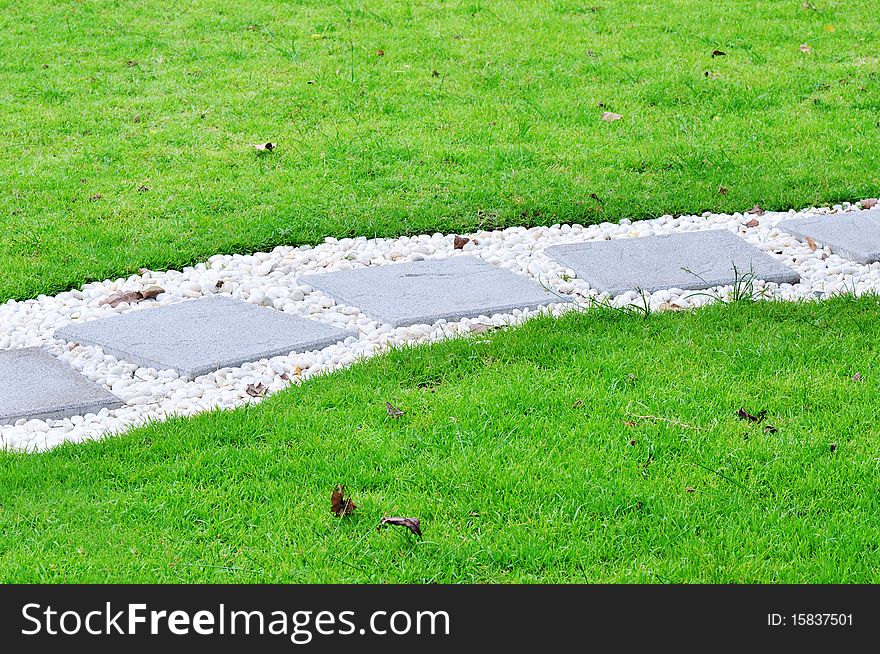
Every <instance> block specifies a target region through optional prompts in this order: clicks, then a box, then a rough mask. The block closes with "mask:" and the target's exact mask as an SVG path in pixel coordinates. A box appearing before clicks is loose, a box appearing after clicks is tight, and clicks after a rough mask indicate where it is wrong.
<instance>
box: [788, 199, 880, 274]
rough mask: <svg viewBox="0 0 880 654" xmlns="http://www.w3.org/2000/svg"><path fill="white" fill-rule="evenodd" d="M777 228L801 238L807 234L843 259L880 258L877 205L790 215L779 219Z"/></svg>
mask: <svg viewBox="0 0 880 654" xmlns="http://www.w3.org/2000/svg"><path fill="white" fill-rule="evenodd" d="M779 229H781V230H783V231H786V232H788V233H789V234H792V235H793V236H796V237H797V238H799V239H801V240H806V239H807V237H809V238H811V239H813V240H814V241H815V242H816V243H817V244H819V245H822V246H828V249H830V250H831V251H832V252H833V253H834V254H837V255H839V256H841V257H844V258H845V259H852V260H853V261H856V262H858V263H874V262H875V261H880V209H871V210H870V211H848V212H846V213H840V214H832V215H830V216H811V217H809V218H792V219H791V220H783V221H782V222H781V223H779Z"/></svg>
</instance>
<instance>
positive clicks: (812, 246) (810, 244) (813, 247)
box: [807, 236, 819, 252]
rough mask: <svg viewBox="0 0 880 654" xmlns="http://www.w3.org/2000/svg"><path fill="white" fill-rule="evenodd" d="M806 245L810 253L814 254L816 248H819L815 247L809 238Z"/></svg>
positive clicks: (814, 243) (814, 242)
mask: <svg viewBox="0 0 880 654" xmlns="http://www.w3.org/2000/svg"><path fill="white" fill-rule="evenodd" d="M807 245H808V246H809V247H810V251H811V252H815V251H816V248H817V247H819V246H818V245H816V241H814V240H813V239H811V238H810V237H809V236H808V237H807Z"/></svg>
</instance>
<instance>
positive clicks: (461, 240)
mask: <svg viewBox="0 0 880 654" xmlns="http://www.w3.org/2000/svg"><path fill="white" fill-rule="evenodd" d="M470 242H471V239H469V238H465V237H464V236H456V237H455V238H454V239H453V240H452V248H453V249H454V250H461V249H462V248H463V247H464V246H465V245H467V244H468V243H470Z"/></svg>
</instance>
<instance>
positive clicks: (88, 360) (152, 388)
mask: <svg viewBox="0 0 880 654" xmlns="http://www.w3.org/2000/svg"><path fill="white" fill-rule="evenodd" d="M854 209H858V206H856V205H849V204H844V205H835V206H834V207H830V208H818V209H817V208H811V209H806V210H802V211H800V212H796V211H788V212H766V213H764V214H763V215H761V216H753V215H748V214H746V215H743V214H740V213H734V214H732V215H730V214H711V213H705V214H703V215H701V216H681V217H677V218H675V217H672V216H662V217H660V218H657V219H654V220H647V221H639V222H635V223H632V222H630V221H629V220H622V221H621V222H620V223H619V224H612V223H602V224H600V225H593V226H589V227H584V226H581V225H553V226H552V227H534V228H531V229H526V228H523V227H512V228H509V229H504V230H497V231H480V232H476V233H474V234H467V235H464V236H467V237H469V238H471V239H472V240H476V244H475V243H473V242H470V243H468V244H466V245H465V247H464V248H463V249H462V250H455V249H454V248H453V236H452V235H448V236H444V235H442V234H433V235H422V236H413V237H401V238H394V239H366V238H345V239H339V240H338V239H335V238H328V239H326V241H325V242H324V243H323V244H321V245H318V246H315V247H312V246H301V247H290V246H282V247H277V248H275V249H274V250H272V251H271V252H258V253H256V254H252V255H217V256H213V257H211V258H210V259H208V261H207V262H205V263H201V264H198V265H196V266H194V267H191V268H185V269H184V270H183V271H176V270H171V271H168V272H161V273H159V272H152V271H144V272H143V274H141V275H134V276H131V277H128V278H127V279H117V280H107V281H103V282H95V283H91V284H86V285H85V286H83V288H82V289H80V290H73V291H67V292H64V293H60V294H58V295H56V296H54V297H49V296H45V295H41V296H39V297H37V298H36V299H33V300H27V301H24V302H18V301H15V300H10V301H9V302H7V303H5V304H3V305H0V349H7V348H20V347H30V346H42V347H45V348H47V349H48V350H49V351H50V352H52V353H53V354H54V355H56V356H58V357H59V358H61V359H63V360H64V361H66V362H68V363H69V364H70V365H71V366H72V367H73V368H74V369H76V370H78V371H79V372H81V373H82V374H83V375H85V376H86V377H88V378H89V379H90V380H92V381H94V382H96V383H98V384H100V385H102V386H103V387H105V388H107V389H109V390H110V391H112V392H113V393H114V394H115V395H117V396H118V397H119V398H120V399H121V400H122V401H124V402H125V403H126V406H124V407H122V408H120V409H116V410H114V411H109V410H107V409H102V410H101V411H100V412H98V413H97V414H87V415H85V416H74V417H72V418H65V419H62V420H19V421H18V422H16V423H15V424H14V425H5V426H2V427H0V448H5V449H13V450H20V451H28V452H35V451H42V450H46V449H49V448H52V447H54V446H57V445H59V444H61V443H63V442H67V441H69V442H82V441H86V440H96V439H100V438H104V437H106V436H108V435H111V434H115V433H120V432H123V431H125V430H127V429H130V428H132V427H135V426H137V425H141V424H144V423H146V422H149V421H156V420H163V419H164V418H166V417H168V416H171V415H191V414H195V413H199V412H202V411H208V410H211V409H217V408H232V407H236V406H240V405H243V404H248V403H254V402H258V401H259V400H260V398H252V397H250V396H249V395H248V394H247V392H246V389H247V387H248V385H249V384H254V385H258V384H264V385H265V386H267V387H268V392H269V393H271V392H274V391H277V390H280V389H282V388H284V387H286V386H287V385H288V384H290V383H299V382H301V381H302V380H305V379H308V378H309V377H311V376H313V375H315V374H318V373H324V372H328V371H331V370H335V369H337V368H340V367H343V366H347V365H349V364H351V363H352V362H354V361H356V360H358V359H360V358H363V357H368V356H371V355H374V354H377V353H380V352H382V351H385V350H387V349H388V348H390V347H393V346H399V345H402V344H404V343H429V342H433V341H439V340H442V339H445V338H449V337H453V336H456V335H460V334H465V333H469V332H472V331H479V329H480V328H479V327H477V328H476V329H475V328H474V327H473V326H474V325H487V326H502V325H512V324H517V323H520V322H522V321H524V320H526V319H527V318H529V317H531V316H534V315H536V314H538V313H539V311H518V310H517V311H514V312H513V313H511V314H503V315H501V314H497V315H493V316H480V317H478V318H472V319H464V320H460V321H458V322H449V323H447V322H446V321H443V320H441V321H438V322H437V323H435V324H433V325H413V326H411V327H401V328H396V329H395V328H392V327H390V326H388V325H384V324H381V323H379V322H376V321H375V320H372V319H370V318H369V317H368V316H366V315H364V314H363V313H361V311H360V310H359V309H358V308H357V307H350V306H344V305H340V304H337V303H336V302H334V301H333V300H331V299H330V298H328V297H327V296H325V295H323V294H322V293H320V292H319V291H315V290H313V289H312V288H310V287H309V286H306V285H303V284H302V283H300V281H299V277H300V276H301V275H304V274H307V273H316V272H330V271H334V270H347V269H351V268H361V267H364V266H377V265H384V264H390V263H394V262H403V261H421V260H424V259H443V258H447V257H454V256H461V255H473V256H478V257H481V258H483V259H484V260H486V261H488V262H489V263H492V264H496V265H499V266H501V267H503V268H507V269H508V270H511V271H513V272H516V273H519V274H523V275H527V276H529V277H532V278H534V279H536V280H538V281H539V282H540V283H541V284H543V285H545V286H547V287H548V288H550V289H552V290H553V291H554V292H556V293H559V294H560V295H565V296H569V297H574V298H575V299H576V300H578V303H577V305H574V306H578V305H580V306H584V305H585V304H590V303H591V299H595V300H599V301H608V300H609V298H608V297H607V295H600V294H598V293H597V292H596V291H594V290H591V289H590V287H589V285H588V284H586V283H585V282H583V281H582V280H578V279H576V278H575V277H574V272H573V271H572V270H568V269H566V268H564V267H561V266H560V265H559V264H557V263H556V262H555V261H553V260H552V259H550V258H549V257H547V256H546V255H545V254H544V253H543V249H544V248H545V247H547V246H550V245H557V244H562V243H574V242H582V241H595V240H603V239H612V238H629V237H637V236H650V235H652V234H668V233H672V232H687V231H697V230H707V229H719V228H723V229H728V230H730V231H733V232H735V233H737V234H739V235H740V236H742V237H743V238H745V239H746V240H747V241H748V242H750V243H751V244H752V245H754V246H756V247H758V248H759V249H761V250H763V251H765V252H767V253H768V254H770V256H772V257H774V258H775V259H777V260H779V261H781V262H783V263H785V264H787V265H789V266H791V267H792V268H794V269H795V270H796V271H797V272H798V273H800V276H801V282H800V283H799V284H796V285H791V284H782V285H777V284H763V283H760V284H759V285H758V288H757V290H759V291H761V292H762V293H763V295H764V297H766V298H768V299H769V298H773V299H782V300H794V299H803V298H813V297H821V296H827V295H832V294H836V293H843V292H849V293H855V294H861V293H864V292H866V291H880V263H874V264H871V265H862V264H858V263H855V262H853V261H850V260H847V259H843V258H841V257H839V256H837V255H833V254H831V253H830V252H829V251H827V250H823V249H822V248H819V249H817V250H816V251H811V249H810V248H809V247H808V245H807V244H805V243H803V242H801V241H799V240H797V239H796V238H794V237H793V236H791V235H789V234H787V233H784V232H782V231H780V230H779V229H778V228H777V227H776V225H777V223H779V222H780V221H781V220H783V219H788V218H792V217H796V216H809V215H816V214H829V213H836V212H839V211H846V210H854ZM752 218H755V219H757V220H758V221H759V225H758V226H756V227H751V228H749V227H745V226H744V225H745V223H747V222H748V221H749V220H751V219H752ZM221 282H222V284H221ZM153 284H156V285H159V286H161V287H162V288H164V289H165V293H163V294H161V295H159V296H158V298H157V299H156V301H147V302H143V303H140V304H136V305H132V306H129V305H128V304H120V305H118V306H117V307H115V308H111V307H109V306H107V305H101V302H102V301H103V300H104V299H106V298H107V297H109V296H110V295H113V294H114V293H117V292H119V291H121V290H137V289H140V288H143V287H144V286H145V285H153ZM218 287H219V288H218ZM732 291H733V289H732V287H717V288H715V289H713V292H712V293H706V292H705V291H682V290H681V289H669V290H663V291H658V292H656V293H654V294H652V295H651V296H650V297H649V298H647V301H648V302H649V303H650V307H651V308H652V309H654V310H658V309H659V310H663V309H667V308H679V307H680V308H689V307H695V306H699V305H701V304H706V303H707V302H711V301H713V297H712V294H713V293H714V294H715V295H717V296H719V297H721V298H722V299H726V298H728V297H729V295H730V294H731V293H732ZM215 293H220V294H226V295H231V296H233V297H237V298H241V299H242V300H246V301H247V302H252V303H254V304H259V305H263V306H272V307H274V308H275V309H278V310H280V311H285V312H288V313H291V314H295V315H298V316H303V317H308V318H311V319H314V320H318V321H321V322H324V323H327V324H330V325H334V326H336V327H340V328H344V329H351V330H354V331H355V332H357V333H358V334H359V335H360V336H359V337H358V338H354V337H350V338H348V339H346V340H345V342H344V343H338V344H336V345H333V346H331V347H327V348H324V349H323V350H321V351H315V352H307V353H301V354H291V355H290V356H280V357H275V358H272V359H269V360H262V361H258V362H254V363H248V364H245V365H243V366H241V367H240V368H224V369H222V370H219V371H217V372H215V373H211V374H208V375H204V376H202V377H198V378H197V379H195V380H193V381H185V380H183V379H180V378H179V377H178V375H177V373H175V372H174V371H171V370H161V371H157V370H154V369H152V368H140V367H138V366H137V365H135V364H132V363H128V362H126V361H120V360H117V359H116V358H114V357H112V356H109V355H106V354H104V353H103V352H102V351H101V350H100V349H98V348H96V347H87V346H80V345H68V344H66V343H64V342H62V341H60V340H57V339H55V338H54V333H55V330H56V329H57V328H59V327H62V326H64V325H66V324H68V323H69V322H70V321H71V320H83V319H90V318H98V317H106V316H110V315H113V314H117V313H127V312H129V311H143V310H147V311H148V310H150V309H151V308H153V307H156V306H159V305H165V304H171V303H173V302H178V301H180V300H182V299H185V298H196V297H200V296H203V295H211V294H215ZM644 302H645V298H642V297H640V296H639V295H638V294H637V293H634V292H630V293H625V294H623V295H621V296H618V297H616V298H614V299H613V300H611V303H612V304H613V305H615V306H623V305H626V304H636V305H642V304H643V303H644ZM572 308H573V305H570V304H555V305H551V306H550V307H548V308H547V309H545V310H544V311H545V312H546V311H550V312H551V313H552V314H553V315H559V314H561V313H563V312H565V311H568V310H571V309H572ZM282 375H284V376H285V377H287V378H288V379H285V378H284V377H282Z"/></svg>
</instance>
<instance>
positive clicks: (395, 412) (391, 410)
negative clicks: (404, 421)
mask: <svg viewBox="0 0 880 654" xmlns="http://www.w3.org/2000/svg"><path fill="white" fill-rule="evenodd" d="M385 412H386V413H387V414H388V415H389V416H391V417H392V418H399V417H400V416H402V415H403V414H404V413H406V411H401V410H400V409H398V408H397V407H396V406H394V405H393V404H391V402H386V403H385Z"/></svg>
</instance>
